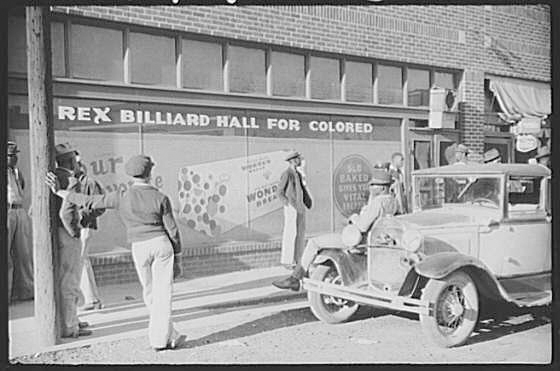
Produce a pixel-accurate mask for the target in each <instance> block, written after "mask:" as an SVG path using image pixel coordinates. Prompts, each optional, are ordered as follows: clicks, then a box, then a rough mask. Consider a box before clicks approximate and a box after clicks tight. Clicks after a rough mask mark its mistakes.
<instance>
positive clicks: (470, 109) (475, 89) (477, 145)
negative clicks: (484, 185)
mask: <svg viewBox="0 0 560 371" xmlns="http://www.w3.org/2000/svg"><path fill="white" fill-rule="evenodd" d="M461 88H462V92H461V93H462V97H463V99H462V100H463V101H462V103H461V105H460V106H459V109H460V127H461V134H462V137H461V140H462V141H463V143H464V144H465V145H466V146H467V147H469V148H470V150H471V151H472V153H471V154H469V160H471V161H480V160H481V159H482V153H483V151H484V72H483V71H476V70H466V71H465V74H464V76H463V82H462V86H461Z"/></svg>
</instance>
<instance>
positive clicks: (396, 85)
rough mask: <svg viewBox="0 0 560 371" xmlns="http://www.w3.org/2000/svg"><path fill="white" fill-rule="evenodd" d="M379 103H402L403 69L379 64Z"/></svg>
mask: <svg viewBox="0 0 560 371" xmlns="http://www.w3.org/2000/svg"><path fill="white" fill-rule="evenodd" d="M377 80H378V96H379V98H378V102H379V104H402V103H403V92H402V86H403V81H402V69H401V68H400V67H393V66H383V65H379V66H378V68H377Z"/></svg>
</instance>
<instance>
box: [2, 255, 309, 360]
mask: <svg viewBox="0 0 560 371" xmlns="http://www.w3.org/2000/svg"><path fill="white" fill-rule="evenodd" d="M287 274H289V271H288V270H286V269H285V268H283V267H281V266H278V267H272V268H262V269H253V270H247V271H240V272H234V273H227V274H220V275H216V276H209V277H202V278H196V279H192V280H187V281H180V282H177V283H175V284H174V292H173V320H174V322H175V324H176V327H177V328H178V329H179V330H181V329H184V328H187V327H188V326H190V325H189V321H194V320H199V318H201V317H203V316H212V315H213V313H214V312H216V311H220V312H224V311H227V310H231V309H232V308H237V307H242V306H250V305H257V306H258V305H259V304H263V305H264V304H265V303H270V302H281V301H286V300H288V299H292V300H297V299H299V298H303V297H304V296H303V295H304V294H303V293H297V292H292V291H283V290H279V289H276V288H275V287H273V286H272V285H271V282H272V281H273V280H275V279H277V278H279V277H283V276H286V275H287ZM99 290H100V295H101V297H102V298H103V301H104V308H103V309H101V310H95V311H88V312H82V313H79V316H80V320H81V321H87V322H89V323H90V325H91V326H90V329H91V330H92V331H93V334H92V335H90V336H84V337H80V338H78V339H62V340H61V341H62V342H61V344H57V345H55V346H52V347H48V348H42V347H41V346H40V345H39V344H38V342H37V340H36V336H35V331H34V327H35V320H34V317H33V302H32V301H28V302H20V303H15V304H14V305H11V306H10V308H9V319H10V320H9V326H8V328H9V338H10V344H9V352H10V353H9V354H10V356H9V357H10V359H11V358H14V357H19V356H23V355H33V354H36V353H42V352H49V351H55V350H62V349H69V348H74V347H81V346H87V345H91V344H95V343H100V342H106V341H114V340H119V339H127V338H135V337H139V336H145V335H146V329H147V324H148V312H147V309H146V307H145V306H144V303H143V302H142V289H141V286H140V283H139V282H134V283H127V284H119V285H108V286H101V287H99ZM301 300H303V299H301ZM301 300H299V301H301Z"/></svg>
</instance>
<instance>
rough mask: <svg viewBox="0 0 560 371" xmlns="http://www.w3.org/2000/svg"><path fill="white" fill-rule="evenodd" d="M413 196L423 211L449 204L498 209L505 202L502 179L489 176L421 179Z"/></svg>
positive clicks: (418, 180) (417, 179)
mask: <svg viewBox="0 0 560 371" xmlns="http://www.w3.org/2000/svg"><path fill="white" fill-rule="evenodd" d="M414 197H415V203H416V205H417V206H419V207H420V209H421V210H425V209H433V208H440V207H442V206H444V205H449V204H454V205H461V204H468V205H472V204H476V205H480V206H483V207H490V208H496V209H497V208H499V207H500V202H501V200H502V197H501V189H500V178H499V177H492V176H488V175H484V176H476V175H453V176H450V175H447V176H433V175H432V176H418V177H416V178H415V194H414Z"/></svg>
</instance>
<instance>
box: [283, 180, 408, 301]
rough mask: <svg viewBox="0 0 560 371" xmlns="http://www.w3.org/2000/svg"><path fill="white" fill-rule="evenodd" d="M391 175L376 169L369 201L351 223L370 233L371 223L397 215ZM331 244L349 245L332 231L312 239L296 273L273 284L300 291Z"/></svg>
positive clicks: (371, 183)
mask: <svg viewBox="0 0 560 371" xmlns="http://www.w3.org/2000/svg"><path fill="white" fill-rule="evenodd" d="M390 185H391V176H390V175H389V173H388V172H387V171H385V170H381V169H374V170H373V174H372V178H371V179H370V181H369V197H368V202H367V204H366V205H365V206H363V207H362V209H361V210H360V213H359V214H353V215H352V216H350V218H349V220H348V223H350V224H353V225H355V226H356V227H357V228H358V230H359V231H360V232H361V233H362V237H363V236H366V235H367V233H368V232H369V230H370V228H371V226H372V225H373V224H374V223H375V221H376V220H378V219H379V218H381V217H382V216H385V215H395V214H396V212H397V202H396V200H395V197H394V195H393V194H391V192H390V191H389V187H390ZM324 246H328V247H329V248H340V249H345V248H348V247H347V246H346V245H345V244H344V242H343V241H342V236H341V234H340V233H329V234H325V235H322V236H318V237H314V238H311V239H309V241H308V242H307V246H305V250H304V252H303V256H302V257H301V263H299V264H297V265H296V267H295V268H294V270H293V272H292V274H291V275H290V276H289V277H287V278H284V279H281V280H277V281H274V282H273V283H272V284H273V285H274V286H276V287H278V288H280V289H291V290H294V291H298V290H299V288H300V286H301V284H300V280H301V279H302V278H303V277H304V276H305V275H306V274H307V271H308V269H309V267H310V265H311V263H313V260H315V257H316V256H317V253H318V252H319V250H321V248H322V247H324Z"/></svg>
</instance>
